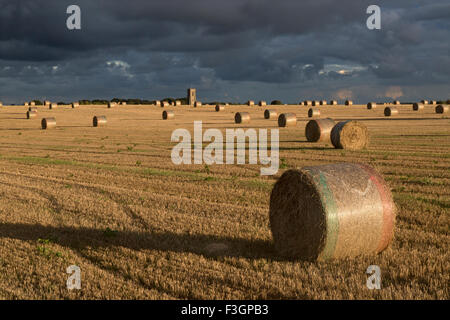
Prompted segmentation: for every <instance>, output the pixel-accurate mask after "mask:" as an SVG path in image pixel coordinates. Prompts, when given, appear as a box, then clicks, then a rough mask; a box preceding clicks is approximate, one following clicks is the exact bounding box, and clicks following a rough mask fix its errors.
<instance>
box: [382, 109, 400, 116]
mask: <svg viewBox="0 0 450 320" xmlns="http://www.w3.org/2000/svg"><path fill="white" fill-rule="evenodd" d="M397 114H398V109H397V108H394V107H386V108H384V115H385V116H386V117H390V116H395V115H397Z"/></svg>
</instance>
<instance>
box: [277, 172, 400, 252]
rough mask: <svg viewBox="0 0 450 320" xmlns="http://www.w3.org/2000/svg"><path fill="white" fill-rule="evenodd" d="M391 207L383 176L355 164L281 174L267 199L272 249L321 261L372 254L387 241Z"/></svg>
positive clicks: (390, 230) (393, 214) (391, 233)
mask: <svg viewBox="0 0 450 320" xmlns="http://www.w3.org/2000/svg"><path fill="white" fill-rule="evenodd" d="M395 217H396V207H395V204H394V201H393V199H392V194H391V191H390V189H389V187H388V185H387V184H386V182H385V181H384V179H383V177H382V176H381V175H380V174H379V173H378V172H376V171H375V170H374V169H373V168H371V167H369V166H367V165H365V164H358V163H336V164H329V165H321V166H311V167H304V168H302V169H300V170H288V171H286V172H285V173H284V174H283V175H282V176H281V177H280V178H279V179H278V181H277V182H276V183H275V185H274V187H273V189H272V193H271V195H270V206H269V223H270V230H271V232H272V237H273V241H274V246H275V249H276V251H277V252H278V253H279V254H280V255H281V256H285V257H289V258H296V259H302V260H308V261H316V260H318V261H326V260H331V259H340V258H351V257H356V256H359V255H369V254H370V255H372V254H377V253H380V252H382V251H383V250H385V249H386V248H387V247H388V246H389V244H390V243H391V242H392V239H393V236H394V226H395Z"/></svg>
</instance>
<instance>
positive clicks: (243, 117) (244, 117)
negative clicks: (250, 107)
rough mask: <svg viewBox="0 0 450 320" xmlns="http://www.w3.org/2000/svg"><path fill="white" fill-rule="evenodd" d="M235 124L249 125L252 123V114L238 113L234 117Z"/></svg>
mask: <svg viewBox="0 0 450 320" xmlns="http://www.w3.org/2000/svg"><path fill="white" fill-rule="evenodd" d="M234 122H235V123H237V124H239V123H249V122H250V114H249V113H248V112H237V113H236V114H235V115H234Z"/></svg>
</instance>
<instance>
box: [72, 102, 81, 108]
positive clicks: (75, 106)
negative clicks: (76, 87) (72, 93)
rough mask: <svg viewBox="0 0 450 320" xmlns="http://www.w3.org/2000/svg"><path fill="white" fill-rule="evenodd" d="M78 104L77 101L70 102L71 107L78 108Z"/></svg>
mask: <svg viewBox="0 0 450 320" xmlns="http://www.w3.org/2000/svg"><path fill="white" fill-rule="evenodd" d="M79 106H80V104H79V103H78V102H72V109H75V108H78V107H79Z"/></svg>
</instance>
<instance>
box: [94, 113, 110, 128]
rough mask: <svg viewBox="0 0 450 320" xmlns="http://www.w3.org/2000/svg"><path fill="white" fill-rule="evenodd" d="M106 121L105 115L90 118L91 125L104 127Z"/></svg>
mask: <svg viewBox="0 0 450 320" xmlns="http://www.w3.org/2000/svg"><path fill="white" fill-rule="evenodd" d="M107 122H108V121H107V120H106V116H95V117H94V118H93V119H92V125H93V126H94V127H104V126H106V123H107Z"/></svg>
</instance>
